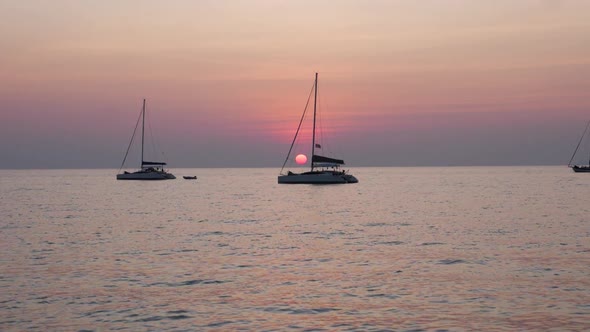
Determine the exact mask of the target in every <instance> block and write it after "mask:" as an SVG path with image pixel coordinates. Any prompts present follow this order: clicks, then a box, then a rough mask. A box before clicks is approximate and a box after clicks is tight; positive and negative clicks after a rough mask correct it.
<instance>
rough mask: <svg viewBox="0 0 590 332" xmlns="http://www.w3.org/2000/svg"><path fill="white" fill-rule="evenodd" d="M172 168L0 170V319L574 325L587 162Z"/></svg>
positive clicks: (580, 288)
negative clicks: (346, 171)
mask: <svg viewBox="0 0 590 332" xmlns="http://www.w3.org/2000/svg"><path fill="white" fill-rule="evenodd" d="M183 172H184V173H186V174H196V175H198V180H197V181H184V180H182V179H179V180H173V181H166V182H122V181H119V182H117V181H115V179H114V172H113V171H105V170H89V171H87V170H75V171H71V170H68V171H65V170H63V171H62V170H59V171H0V180H1V187H0V195H1V197H0V198H1V200H0V202H1V203H0V204H1V205H0V206H1V210H0V211H1V212H0V213H1V214H0V216H1V223H0V240H1V242H0V243H2V248H3V249H2V252H1V254H0V255H1V256H0V259H1V262H2V264H1V273H0V329H1V330H32V329H35V328H37V329H42V330H101V329H129V330H138V329H140V330H144V329H155V330H183V329H184V330H235V329H240V328H241V329H247V330H286V329H293V330H312V329H316V330H321V329H324V330H347V331H351V330H352V331H354V330H358V331H371V330H383V329H392V330H453V331H455V330H506V331H512V330H547V329H556V330H587V329H590V296H589V295H590V288H589V287H590V279H588V275H589V273H590V264H589V262H590V261H589V260H588V257H589V256H588V255H589V253H590V236H589V233H590V227H589V226H590V225H589V222H590V220H589V218H588V215H589V213H588V212H589V209H590V208H589V207H588V204H586V203H587V202H586V201H582V200H577V199H572V197H581V196H587V194H588V193H589V192H590V176H584V175H579V174H578V175H576V174H573V173H570V172H569V170H568V169H567V168H564V167H535V168H526V167H492V168H485V167H473V168H459V167H456V168H358V169H355V170H354V174H355V175H357V177H358V178H359V179H360V183H358V184H354V185H335V186H313V185H278V184H276V176H277V174H276V173H277V170H275V169H192V170H177V171H176V172H175V173H176V174H177V176H178V175H182V173H183Z"/></svg>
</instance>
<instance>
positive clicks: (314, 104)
mask: <svg viewBox="0 0 590 332" xmlns="http://www.w3.org/2000/svg"><path fill="white" fill-rule="evenodd" d="M314 88H315V92H314V96H313V134H312V139H311V171H312V172H313V156H314V155H315V118H316V107H317V101H318V73H315V83H314Z"/></svg>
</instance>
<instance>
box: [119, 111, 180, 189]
mask: <svg viewBox="0 0 590 332" xmlns="http://www.w3.org/2000/svg"><path fill="white" fill-rule="evenodd" d="M139 116H140V118H141V120H142V121H141V166H140V169H139V170H138V171H135V172H132V173H131V172H127V171H125V172H123V173H119V174H117V180H172V179H176V177H175V176H174V175H173V174H171V173H168V172H166V170H165V169H164V166H166V163H164V162H160V161H145V160H144V159H143V146H144V137H145V134H144V133H145V99H144V100H143V108H142V109H141V113H140V115H139ZM139 120H140V119H137V123H136V124H135V129H134V130H133V136H131V141H130V142H129V146H128V147H127V152H126V153H125V157H124V158H123V162H122V163H121V167H120V168H119V172H121V169H122V168H123V165H125V160H126V159H127V155H128V154H129V149H130V148H131V144H132V143H133V138H134V137H135V132H136V131H137V126H138V125H139Z"/></svg>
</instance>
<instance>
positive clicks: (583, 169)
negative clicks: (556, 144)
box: [567, 121, 590, 173]
mask: <svg viewBox="0 0 590 332" xmlns="http://www.w3.org/2000/svg"><path fill="white" fill-rule="evenodd" d="M588 127H590V121H588V124H587V125H586V129H584V132H583V133H582V137H580V141H579V142H578V145H577V146H576V150H575V151H574V154H573V155H572V158H571V159H570V162H569V163H568V164H567V166H568V167H571V169H572V170H573V171H574V172H576V173H590V155H589V156H588V164H587V165H574V164H572V161H573V160H574V157H575V156H576V153H577V152H578V149H579V148H580V145H581V144H582V141H583V140H584V138H585V137H587V138H590V133H588ZM586 133H588V135H586ZM588 141H590V139H588Z"/></svg>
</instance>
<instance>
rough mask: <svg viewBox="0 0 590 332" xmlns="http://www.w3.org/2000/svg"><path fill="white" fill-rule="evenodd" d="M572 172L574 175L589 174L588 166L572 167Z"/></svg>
mask: <svg viewBox="0 0 590 332" xmlns="http://www.w3.org/2000/svg"><path fill="white" fill-rule="evenodd" d="M572 170H573V171H574V172H576V173H590V166H573V167H572Z"/></svg>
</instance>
